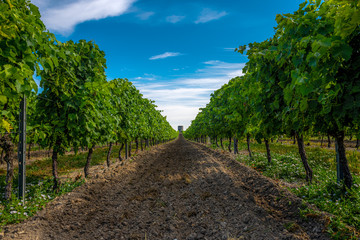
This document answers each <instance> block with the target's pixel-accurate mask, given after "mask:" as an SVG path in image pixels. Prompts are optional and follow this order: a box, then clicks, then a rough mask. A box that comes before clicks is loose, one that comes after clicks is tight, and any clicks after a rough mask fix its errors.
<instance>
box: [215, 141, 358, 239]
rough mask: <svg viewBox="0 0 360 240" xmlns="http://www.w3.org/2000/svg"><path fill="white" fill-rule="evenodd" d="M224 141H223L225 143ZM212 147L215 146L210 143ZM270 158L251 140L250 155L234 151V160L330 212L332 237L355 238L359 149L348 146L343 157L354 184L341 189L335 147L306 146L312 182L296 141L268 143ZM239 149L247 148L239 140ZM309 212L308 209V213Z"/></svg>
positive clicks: (263, 146)
mask: <svg viewBox="0 0 360 240" xmlns="http://www.w3.org/2000/svg"><path fill="white" fill-rule="evenodd" d="M227 144H228V142H226V146H227ZM212 148H216V146H215V145H212ZM270 148H271V154H272V162H271V163H270V164H269V163H268V161H267V157H266V149H265V145H264V144H258V143H251V149H252V151H253V155H254V156H253V159H250V158H249V156H248V155H241V154H240V155H238V156H237V160H238V161H240V162H242V163H244V164H246V165H248V166H250V167H252V168H254V169H256V170H257V171H259V172H261V173H262V174H263V175H265V176H267V177H270V178H273V179H275V180H281V181H284V182H287V183H290V185H291V186H292V187H289V190H290V191H292V192H293V193H294V194H296V195H297V196H299V197H300V198H302V199H303V200H304V201H306V202H308V203H310V204H314V205H316V206H317V207H318V209H320V210H322V211H325V212H328V213H330V214H332V215H333V217H331V219H330V220H331V221H330V222H329V225H328V232H329V233H330V234H331V236H332V238H333V239H358V238H359V237H360V236H359V233H357V232H356V231H357V230H356V229H358V230H359V229H360V193H359V191H360V161H359V159H360V153H359V152H358V151H356V150H348V151H347V158H348V161H349V167H350V170H351V172H352V176H353V181H354V185H353V187H352V188H351V189H345V187H344V185H343V184H341V183H337V180H336V156H335V151H334V150H332V149H331V150H330V149H326V148H320V147H317V146H315V147H314V146H307V147H306V153H307V156H308V161H309V165H310V166H311V168H312V170H313V172H314V178H313V183H312V184H310V185H308V184H307V183H306V181H305V170H304V167H303V165H302V162H301V159H300V156H299V153H298V148H297V145H292V144H281V143H272V144H271V145H270ZM239 149H240V150H245V149H247V146H246V143H245V142H239ZM308 214H309V213H308Z"/></svg>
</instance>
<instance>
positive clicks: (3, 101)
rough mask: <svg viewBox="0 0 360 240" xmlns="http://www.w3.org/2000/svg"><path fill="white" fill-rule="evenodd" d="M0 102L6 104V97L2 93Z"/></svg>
mask: <svg viewBox="0 0 360 240" xmlns="http://www.w3.org/2000/svg"><path fill="white" fill-rule="evenodd" d="M0 103H1V104H2V105H4V104H6V103H7V97H6V96H4V95H0Z"/></svg>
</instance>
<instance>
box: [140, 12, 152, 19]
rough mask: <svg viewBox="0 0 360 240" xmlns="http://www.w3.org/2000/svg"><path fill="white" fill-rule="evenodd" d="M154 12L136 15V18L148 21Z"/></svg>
mask: <svg viewBox="0 0 360 240" xmlns="http://www.w3.org/2000/svg"><path fill="white" fill-rule="evenodd" d="M154 14H155V13H154V12H143V13H140V14H138V15H137V17H138V18H140V19H141V20H148V19H149V18H150V17H151V16H152V15H154Z"/></svg>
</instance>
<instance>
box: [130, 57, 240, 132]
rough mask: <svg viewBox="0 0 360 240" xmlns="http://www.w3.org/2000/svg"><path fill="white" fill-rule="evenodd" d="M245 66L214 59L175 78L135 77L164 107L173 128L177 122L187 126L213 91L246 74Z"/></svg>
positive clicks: (161, 107) (142, 87)
mask: <svg viewBox="0 0 360 240" xmlns="http://www.w3.org/2000/svg"><path fill="white" fill-rule="evenodd" d="M244 66H245V64H244V63H228V62H223V61H218V60H211V61H206V62H204V63H203V68H201V69H198V70H197V71H195V72H194V73H192V74H189V75H183V76H180V77H176V78H173V79H163V78H161V77H159V76H155V77H154V81H151V82H144V81H143V80H142V79H134V80H135V81H136V87H137V88H138V89H140V91H141V93H142V94H144V96H145V97H147V98H150V99H153V100H155V101H156V104H157V105H158V109H161V110H164V113H163V114H164V115H166V116H167V119H168V121H169V122H170V124H171V125H172V126H173V127H174V128H176V127H177V126H178V125H183V126H184V127H185V128H187V127H188V126H189V125H190V123H191V120H193V119H194V118H195V116H196V114H197V113H198V111H199V108H201V107H205V106H206V104H207V103H208V102H209V99H210V94H211V93H212V92H214V91H215V90H216V89H219V88H220V87H221V86H222V85H224V84H225V83H227V82H228V81H229V80H230V79H231V78H234V77H236V76H241V75H243V74H242V68H243V67H244ZM165 80H166V81H165Z"/></svg>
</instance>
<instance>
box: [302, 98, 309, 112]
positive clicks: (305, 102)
mask: <svg viewBox="0 0 360 240" xmlns="http://www.w3.org/2000/svg"><path fill="white" fill-rule="evenodd" d="M308 106H309V105H308V102H307V99H303V100H301V102H300V111H301V112H305V111H306V110H307V109H308Z"/></svg>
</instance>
